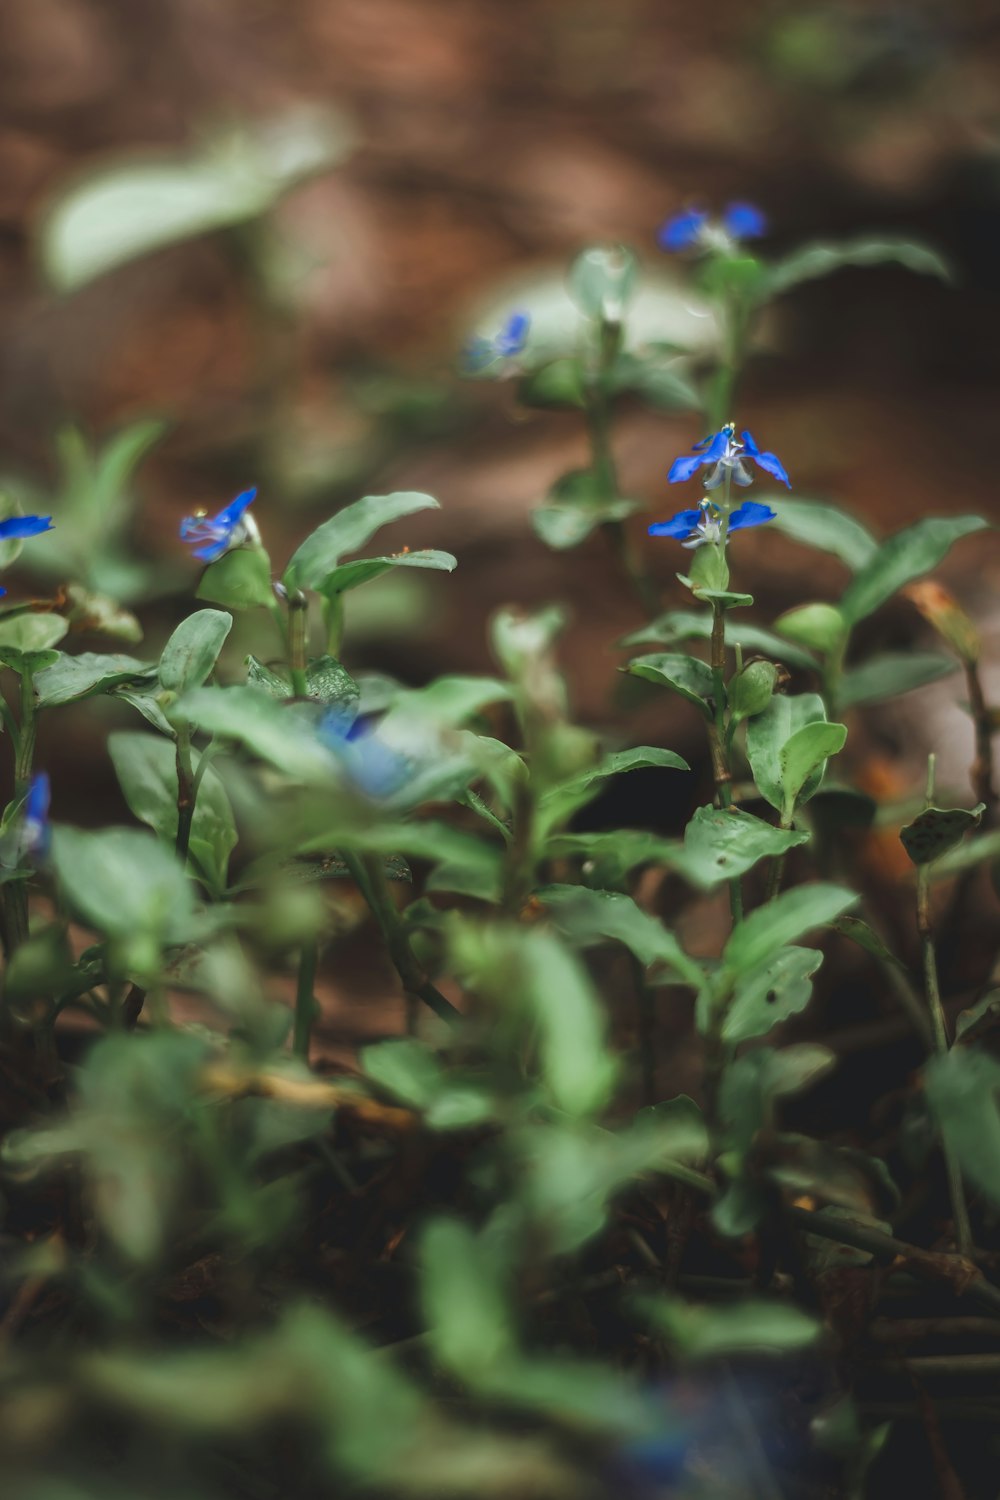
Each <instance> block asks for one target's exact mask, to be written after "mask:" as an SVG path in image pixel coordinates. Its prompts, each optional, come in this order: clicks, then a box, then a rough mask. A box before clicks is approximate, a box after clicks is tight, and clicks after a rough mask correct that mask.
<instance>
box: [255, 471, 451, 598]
mask: <svg viewBox="0 0 1000 1500" xmlns="http://www.w3.org/2000/svg"><path fill="white" fill-rule="evenodd" d="M437 509H439V506H438V502H437V501H436V500H434V499H433V498H432V497H431V496H430V495H424V494H421V493H420V492H419V491H417V490H396V491H394V492H393V493H392V494H391V495H366V496H365V497H364V499H363V500H355V502H354V504H353V505H348V506H345V508H344V509H343V510H342V511H338V513H337V515H335V516H332V517H331V519H330V520H329V521H324V522H323V524H322V526H317V528H316V530H315V531H314V532H313V533H312V535H311V536H307V537H306V539H305V541H304V542H303V543H302V545H301V546H300V547H299V548H298V549H297V551H295V552H294V553H293V554H292V557H291V560H290V562H289V564H288V566H287V568H286V569H285V574H284V583H285V587H286V588H289V589H296V588H300V589H323V588H324V587H325V586H326V584H327V581H328V579H329V578H330V576H331V574H333V573H334V572H335V570H336V568H337V566H338V564H339V563H340V560H341V558H342V557H343V556H344V554H345V553H347V552H357V551H358V550H359V549H360V548H361V547H364V546H365V545H366V544H367V543H368V542H369V541H371V539H372V537H373V536H374V535H375V533H376V531H379V530H381V528H382V527H383V526H388V525H389V523H390V522H392V521H398V520H400V519H401V518H402V517H403V516H412V515H414V514H415V513H416V512H417V511H420V510H437Z"/></svg>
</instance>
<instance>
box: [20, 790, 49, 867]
mask: <svg viewBox="0 0 1000 1500" xmlns="http://www.w3.org/2000/svg"><path fill="white" fill-rule="evenodd" d="M50 792H51V789H50V787H49V778H48V776H47V775H46V774H45V772H44V771H38V772H36V774H35V775H34V776H32V778H31V781H30V782H29V784H28V795H27V796H26V797H25V799H24V817H23V820H22V822H21V838H20V846H21V853H22V855H25V854H28V855H33V856H34V857H35V858H36V859H44V858H45V856H46V854H47V853H48V851H49V844H50V842H51V839H52V830H51V829H50V827H49V800H50Z"/></svg>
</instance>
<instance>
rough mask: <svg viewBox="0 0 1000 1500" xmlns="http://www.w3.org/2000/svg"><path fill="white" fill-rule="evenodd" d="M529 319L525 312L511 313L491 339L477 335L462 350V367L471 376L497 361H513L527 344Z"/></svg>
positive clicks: (529, 326)
mask: <svg viewBox="0 0 1000 1500" xmlns="http://www.w3.org/2000/svg"><path fill="white" fill-rule="evenodd" d="M530 328H531V318H530V316H529V314H528V313H526V312H512V313H511V314H510V316H509V317H508V318H507V321H506V322H505V323H504V324H503V326H502V327H501V328H500V330H499V332H498V333H495V334H494V335H493V337H492V338H483V337H482V335H477V336H476V337H475V338H471V339H469V341H468V343H467V344H466V345H465V347H464V349H463V350H462V365H463V367H464V368H465V369H466V370H468V371H469V372H470V373H471V374H476V373H478V372H479V371H480V370H485V369H486V367H487V365H491V364H493V362H494V360H498V359H513V358H514V357H515V356H516V355H518V354H520V353H521V351H522V350H523V349H524V347H525V345H526V344H527V342H528V332H529V329H530Z"/></svg>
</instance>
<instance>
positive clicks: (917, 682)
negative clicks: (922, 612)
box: [837, 651, 958, 708]
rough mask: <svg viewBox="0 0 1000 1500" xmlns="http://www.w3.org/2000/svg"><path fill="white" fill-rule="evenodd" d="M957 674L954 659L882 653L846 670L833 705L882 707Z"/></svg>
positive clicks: (915, 653)
mask: <svg viewBox="0 0 1000 1500" xmlns="http://www.w3.org/2000/svg"><path fill="white" fill-rule="evenodd" d="M957 671H958V662H957V661H956V660H955V659H954V657H951V656H939V655H938V654H937V652H933V651H883V652H881V653H880V654H879V655H878V656H872V657H870V658H869V659H868V661H866V662H864V663H863V665H862V666H860V667H849V668H848V670H847V671H846V672H845V673H844V675H843V677H842V678H841V680H840V687H839V689H838V693H837V701H838V702H839V704H840V706H841V707H842V708H857V707H859V706H860V705H861V704H863V703H884V702H886V700H887V699H889V698H898V697H900V696H901V695H902V694H903V693H912V692H913V691H914V689H915V688H922V687H926V686H927V684H928V683H929V682H937V681H938V680H939V679H940V678H942V677H950V676H951V674H952V673H953V672H957Z"/></svg>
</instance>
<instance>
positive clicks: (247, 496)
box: [181, 489, 257, 562]
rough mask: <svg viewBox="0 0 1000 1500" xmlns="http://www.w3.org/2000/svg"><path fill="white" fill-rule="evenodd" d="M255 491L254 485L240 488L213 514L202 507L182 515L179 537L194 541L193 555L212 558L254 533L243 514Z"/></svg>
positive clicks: (254, 530) (252, 527) (251, 524)
mask: <svg viewBox="0 0 1000 1500" xmlns="http://www.w3.org/2000/svg"><path fill="white" fill-rule="evenodd" d="M256 494H257V491H256V489H252V490H244V491H243V493H242V494H241V495H237V496H236V499H235V500H231V501H230V502H229V504H228V505H227V506H226V508H225V510H220V511H219V514H218V515H217V516H206V514H205V512H204V511H196V512H195V514H194V515H193V516H185V518H184V520H183V521H182V522H181V541H182V542H188V543H189V544H190V543H195V544H196V545H195V549H194V555H195V557H197V558H198V559H199V560H200V561H201V562H215V560H216V558H217V557H221V556H222V554H223V553H224V552H228V551H230V549H231V548H233V547H238V546H239V545H240V543H241V542H245V541H246V539H247V537H249V536H253V535H255V534H256V527H255V526H254V523H253V521H252V520H251V518H250V517H249V516H247V514H246V511H247V509H248V507H249V506H250V505H251V503H252V502H253V499H254V497H255V495H256Z"/></svg>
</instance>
